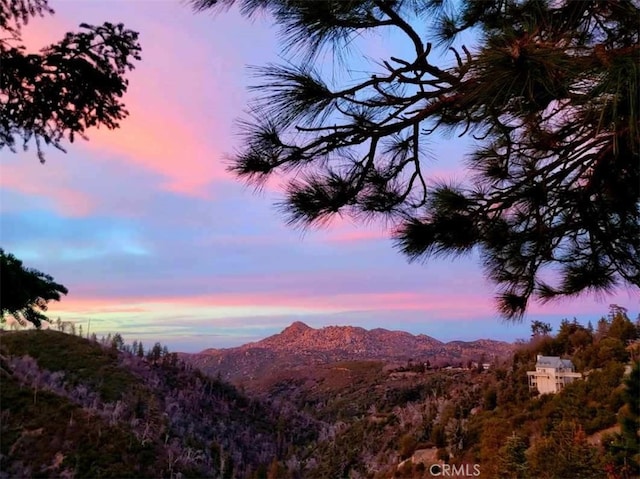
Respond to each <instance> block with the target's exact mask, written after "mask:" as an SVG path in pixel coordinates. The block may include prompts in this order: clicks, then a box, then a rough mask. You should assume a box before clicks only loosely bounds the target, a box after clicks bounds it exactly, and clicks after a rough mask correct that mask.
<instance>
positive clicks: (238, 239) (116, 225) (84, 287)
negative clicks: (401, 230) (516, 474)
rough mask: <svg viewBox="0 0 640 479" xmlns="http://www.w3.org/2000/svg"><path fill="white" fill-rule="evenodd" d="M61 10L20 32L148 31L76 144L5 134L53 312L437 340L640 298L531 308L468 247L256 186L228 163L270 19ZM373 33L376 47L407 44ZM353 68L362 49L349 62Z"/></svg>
mask: <svg viewBox="0 0 640 479" xmlns="http://www.w3.org/2000/svg"><path fill="white" fill-rule="evenodd" d="M51 6H52V7H53V8H54V9H55V10H56V15H55V16H49V17H46V18H44V19H35V20H33V21H32V22H31V23H30V24H29V26H28V27H27V28H26V29H25V31H24V37H25V41H27V42H28V44H29V45H30V46H32V45H38V46H44V45H45V44H47V43H51V42H53V41H57V40H59V39H60V38H61V37H62V36H63V34H64V32H66V31H69V30H77V26H78V24H80V23H82V22H86V23H93V24H99V23H102V22H104V21H111V22H123V23H124V24H125V25H126V26H127V27H128V28H131V29H133V30H136V31H139V32H140V41H141V44H142V56H143V58H142V61H141V62H139V63H138V65H137V68H136V70H135V71H133V72H132V73H131V74H129V76H128V78H129V79H130V88H129V92H128V93H127V96H126V97H125V102H126V104H127V106H128V109H129V111H130V116H129V118H127V119H126V120H125V121H123V122H122V125H121V128H120V129H119V130H115V131H108V130H105V129H100V130H92V131H90V132H89V138H90V141H88V142H86V141H83V140H79V141H78V142H76V143H74V144H72V145H68V153H67V154H64V153H62V152H59V151H57V150H53V149H51V150H48V151H47V152H46V155H47V162H46V164H45V165H41V164H40V163H39V162H38V159H37V157H36V154H35V151H34V150H33V149H31V150H29V151H28V152H26V153H19V154H13V153H11V152H9V151H7V150H2V151H1V152H0V155H1V156H2V162H1V164H0V215H1V225H0V226H1V230H0V239H1V241H0V246H2V247H3V248H5V250H6V251H8V252H11V253H13V254H15V255H16V256H17V257H18V258H20V259H22V260H23V261H24V262H25V264H26V265H28V266H31V267H35V268H37V269H40V270H42V271H44V272H46V273H49V274H51V275H53V276H54V278H55V279H56V280H57V281H58V282H61V283H63V284H64V285H66V286H67V287H68V288H69V295H68V296H67V297H65V298H64V299H63V300H62V301H61V302H60V303H59V304H53V305H52V306H51V309H50V317H52V318H55V317H57V316H60V317H61V319H63V320H66V321H74V322H76V323H79V324H83V328H84V330H85V332H86V329H87V327H88V321H89V318H90V319H91V331H92V332H93V331H95V332H97V333H98V334H102V333H104V334H106V332H108V331H110V332H115V331H118V332H120V333H122V334H123V335H124V337H125V339H126V340H128V341H132V340H134V339H139V340H142V341H144V342H145V344H152V343H153V342H155V341H161V342H162V343H164V344H167V345H168V346H169V348H170V349H171V350H176V351H199V350H202V349H204V348H208V347H228V346H234V345H239V344H242V343H245V342H248V341H253V340H257V339H260V338H262V337H265V336H268V335H270V334H274V333H276V332H278V331H280V330H281V329H283V328H284V327H286V326H287V325H288V324H290V323H291V322H293V321H296V320H300V321H304V322H306V323H307V324H309V325H310V326H313V327H321V326H326V325H354V326H362V327H365V328H376V327H383V328H387V329H401V330H406V331H409V332H412V333H424V334H428V335H430V336H433V337H435V338H437V339H440V340H445V341H448V340H453V339H465V340H468V339H476V338H481V337H490V338H495V339H504V340H515V339H516V338H525V337H528V336H529V323H530V321H531V320H533V319H542V320H544V321H548V322H550V323H552V325H554V326H556V325H557V324H558V323H559V322H560V320H561V319H562V318H573V317H574V316H575V317H577V318H578V319H580V320H581V321H585V322H586V321H587V320H589V319H590V320H594V321H595V320H597V319H598V318H599V317H600V316H602V315H605V314H606V312H607V309H608V306H609V304H610V303H617V304H619V305H622V306H625V307H627V308H628V309H629V310H630V315H631V316H632V317H635V315H636V314H637V313H638V310H639V299H638V296H637V291H631V290H621V291H620V292H619V294H617V295H616V296H612V297H602V298H595V297H589V296H584V297H582V298H579V299H576V300H573V301H564V302H561V303H556V304H551V305H546V306H542V305H539V304H533V305H532V306H531V309H530V313H529V315H528V317H527V318H526V319H525V321H524V322H523V323H522V324H516V325H511V324H505V323H504V322H503V321H502V320H501V319H500V318H499V317H498V315H497V314H496V312H495V309H494V304H493V302H492V295H493V293H494V291H493V289H492V286H491V285H490V284H488V283H487V282H486V281H484V279H483V276H482V269H481V267H480V266H479V265H478V261H477V258H476V257H473V256H472V257H469V258H467V259H464V260H455V261H449V260H446V261H445V260H439V261H432V262H430V263H429V264H427V265H426V266H425V265H420V264H408V263H407V261H406V259H405V258H404V257H402V256H401V255H400V254H399V253H398V252H397V251H396V250H395V249H394V248H393V247H392V242H391V241H390V240H389V239H387V235H386V233H385V231H384V228H383V225H377V226H376V225H371V226H368V227H362V226H356V225H352V224H351V223H350V222H349V221H348V220H344V221H341V222H336V224H335V225H334V226H332V227H330V228H328V229H325V230H322V231H315V230H314V231H308V232H306V233H304V234H303V233H302V232H300V231H298V230H294V229H291V228H288V227H287V226H286V225H285V224H284V221H283V218H282V217H281V216H280V215H279V213H278V212H277V211H276V210H275V208H274V207H273V206H272V205H273V202H274V201H275V200H276V199H277V198H278V182H273V183H272V184H270V185H269V187H268V188H267V190H266V191H264V192H263V193H261V194H255V193H254V192H253V190H251V189H247V188H246V187H245V186H243V185H242V184H240V183H239V182H237V181H236V180H235V179H234V178H233V177H231V176H230V175H229V174H228V173H226V172H225V164H224V161H223V159H224V157H225V155H226V154H229V153H232V152H233V151H234V148H236V147H238V146H239V143H238V142H239V138H238V136H237V131H236V129H235V127H234V120H235V119H237V118H239V117H242V115H243V111H244V108H245V106H246V104H247V101H248V100H249V98H250V97H249V94H248V93H247V91H246V86H247V85H249V84H251V83H253V82H254V80H253V79H252V78H251V77H250V76H249V75H248V72H247V69H246V66H247V65H263V64H265V63H267V62H277V61H278V55H279V52H280V50H279V47H278V37H277V30H276V29H275V28H274V27H273V26H272V25H271V24H270V22H269V19H268V18H262V19H258V20H256V21H253V22H252V21H249V20H246V19H243V18H241V17H240V16H239V15H238V14H237V13H236V12H235V11H233V10H232V11H230V12H228V13H225V14H223V15H218V16H213V15H210V14H203V13H201V14H195V13H193V12H192V11H191V10H190V9H189V8H188V7H187V6H185V4H184V3H181V2H178V1H170V0H156V1H151V0H147V1H136V0H112V1H101V0H91V1H89V0H85V1H71V0H67V1H52V2H51ZM394 42H395V40H394V39H389V38H379V39H372V40H371V41H370V43H368V47H367V52H368V53H369V54H374V55H375V54H378V55H385V52H391V51H393V50H394V48H395V49H397V48H400V49H402V48H403V45H400V44H396V43H394ZM349 61H350V62H353V63H350V64H349V65H350V66H353V68H354V70H355V69H357V66H362V65H363V62H364V60H363V59H362V58H360V57H355V58H353V59H351V60H349ZM469 147H470V144H469V143H465V142H464V141H462V140H460V139H458V138H456V137H453V138H440V139H438V140H437V141H435V142H434V143H433V146H432V153H433V157H434V160H433V161H432V162H431V163H429V164H428V165H426V167H425V169H426V172H427V175H430V176H431V177H439V178H443V177H450V176H459V175H464V172H463V171H462V170H461V169H460V167H459V165H460V162H459V161H460V159H461V158H462V157H463V155H464V153H465V151H469Z"/></svg>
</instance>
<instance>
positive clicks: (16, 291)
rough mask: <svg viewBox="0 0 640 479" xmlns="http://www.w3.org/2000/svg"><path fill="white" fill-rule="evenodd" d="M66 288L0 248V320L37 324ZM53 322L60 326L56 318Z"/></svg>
mask: <svg viewBox="0 0 640 479" xmlns="http://www.w3.org/2000/svg"><path fill="white" fill-rule="evenodd" d="M0 24H1V23H0ZM1 70H2V69H1V68H0V71H1ZM0 84H1V82H0ZM68 292H69V291H68V290H67V288H65V287H64V286H63V285H62V284H59V283H56V282H55V281H54V280H53V277H51V276H49V275H48V274H45V273H42V272H40V271H38V270H36V269H32V268H26V267H24V266H23V264H22V261H20V260H19V259H17V258H16V257H15V256H13V255H12V254H10V253H5V251H4V250H3V249H2V248H0V322H3V323H4V322H5V321H6V317H7V316H12V317H13V318H14V319H15V320H16V321H17V322H18V323H19V324H20V325H22V326H25V325H27V323H31V324H32V325H34V326H35V327H36V328H40V327H41V326H42V321H49V319H48V318H47V316H45V315H44V312H45V311H46V310H47V308H48V303H49V302H51V301H60V298H61V296H62V295H63V294H67V293H68ZM56 324H57V325H58V329H60V328H61V325H62V322H61V320H60V318H58V320H57V322H56Z"/></svg>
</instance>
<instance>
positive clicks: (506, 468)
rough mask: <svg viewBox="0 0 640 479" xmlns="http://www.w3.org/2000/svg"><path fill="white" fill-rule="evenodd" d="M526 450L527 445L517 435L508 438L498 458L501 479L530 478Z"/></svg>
mask: <svg viewBox="0 0 640 479" xmlns="http://www.w3.org/2000/svg"><path fill="white" fill-rule="evenodd" d="M526 450H527V444H526V443H525V442H524V440H523V439H522V438H521V437H519V436H518V435H516V434H515V433H514V434H512V435H511V436H509V437H508V438H507V441H506V443H505V445H504V446H503V447H502V448H500V451H499V453H498V458H497V460H498V474H499V476H500V477H501V478H504V479H526V478H528V477H529V474H528V469H529V466H528V463H527V456H526V455H525V452H526Z"/></svg>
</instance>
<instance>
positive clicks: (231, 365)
mask: <svg viewBox="0 0 640 479" xmlns="http://www.w3.org/2000/svg"><path fill="white" fill-rule="evenodd" d="M512 350H513V346H512V345H511V344H509V343H505V342H502V341H493V340H488V339H482V340H478V341H472V342H466V341H453V342H450V343H444V342H442V341H438V340H437V339H434V338H432V337H430V336H427V335H425V334H419V335H413V334H410V333H407V332H404V331H389V330H387V329H382V328H377V329H372V330H367V329H364V328H360V327H354V326H327V327H324V328H318V329H316V328H312V327H310V326H308V325H307V324H305V323H303V322H301V321H296V322H294V323H293V324H291V325H290V326H288V327H287V328H285V329H284V330H283V331H282V332H280V333H278V334H275V335H273V336H270V337H268V338H265V339H263V340H261V341H257V342H253V343H248V344H245V345H242V346H239V347H236V348H227V349H206V350H204V351H202V352H201V353H197V354H184V355H183V358H184V359H185V360H187V361H189V362H191V363H192V364H194V365H195V366H197V367H199V368H200V369H201V370H203V371H204V372H206V373H208V374H213V375H220V376H221V377H222V378H224V379H227V380H231V381H233V382H236V383H244V382H246V381H247V380H248V381H251V380H253V379H257V378H262V377H265V376H268V375H270V374H272V373H274V372H276V371H281V370H282V369H283V368H288V369H295V368H301V367H308V366H312V365H321V364H330V363H333V362H338V361H345V360H349V361H350V360H380V361H385V362H395V363H402V362H405V363H406V362H408V361H413V362H426V361H429V362H430V363H432V364H439V365H443V366H446V365H453V366H458V365H461V364H466V363H467V362H468V361H479V360H481V359H482V360H486V361H490V360H492V359H495V358H497V357H503V356H505V355H507V354H509V353H510V352H511V351H512Z"/></svg>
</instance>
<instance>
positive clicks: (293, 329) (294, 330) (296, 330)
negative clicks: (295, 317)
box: [282, 321, 313, 334]
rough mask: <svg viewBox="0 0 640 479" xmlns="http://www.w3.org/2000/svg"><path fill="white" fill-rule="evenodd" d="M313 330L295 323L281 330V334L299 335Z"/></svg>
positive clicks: (306, 325)
mask: <svg viewBox="0 0 640 479" xmlns="http://www.w3.org/2000/svg"><path fill="white" fill-rule="evenodd" d="M312 329H313V328H312V327H311V326H309V325H308V324H305V323H303V322H302V321H295V322H293V323H291V324H290V325H289V326H287V327H286V328H285V329H283V330H282V334H300V333H304V332H305V331H310V330H312Z"/></svg>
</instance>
